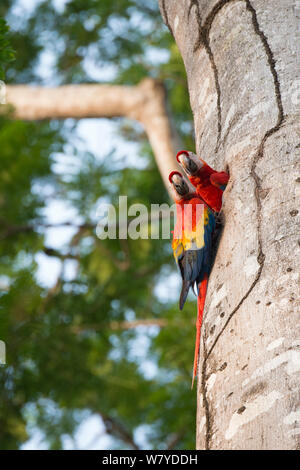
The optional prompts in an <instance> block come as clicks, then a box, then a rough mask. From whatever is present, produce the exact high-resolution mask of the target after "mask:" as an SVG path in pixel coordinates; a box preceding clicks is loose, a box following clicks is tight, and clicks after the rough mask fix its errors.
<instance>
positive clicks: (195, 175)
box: [176, 150, 229, 212]
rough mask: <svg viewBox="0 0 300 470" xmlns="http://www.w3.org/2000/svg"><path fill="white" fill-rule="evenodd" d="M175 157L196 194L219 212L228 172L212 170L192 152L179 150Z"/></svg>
mask: <svg viewBox="0 0 300 470" xmlns="http://www.w3.org/2000/svg"><path fill="white" fill-rule="evenodd" d="M176 158H177V161H178V163H180V165H181V166H182V167H183V169H184V171H185V172H186V174H187V176H188V178H189V180H190V182H191V183H192V185H193V186H195V188H196V191H197V194H198V195H199V196H200V197H201V198H202V199H203V200H204V201H205V202H206V204H207V205H208V206H209V207H210V208H211V209H213V210H214V211H215V212H220V210H221V207H222V196H223V191H224V189H225V188H226V185H227V183H228V180H229V175H228V173H226V172H225V171H215V170H213V169H212V168H211V167H210V166H208V165H207V163H205V161H204V160H202V159H201V158H198V157H197V155H195V154H194V153H193V152H187V151H186V150H181V151H180V152H178V153H177V156H176Z"/></svg>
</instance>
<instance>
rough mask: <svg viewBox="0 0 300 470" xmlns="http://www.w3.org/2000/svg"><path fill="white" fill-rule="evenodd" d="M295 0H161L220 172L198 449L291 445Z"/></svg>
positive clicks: (296, 415)
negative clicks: (218, 233) (224, 173)
mask: <svg viewBox="0 0 300 470" xmlns="http://www.w3.org/2000/svg"><path fill="white" fill-rule="evenodd" d="M297 4H299V2H298V1H297V2H296V1H293V0H272V1H271V0H251V1H249V0H227V1H226V0H220V1H217V0H199V1H198V0H183V1H181V2H178V1H176V0H160V8H161V12H162V16H163V18H164V21H165V23H166V24H167V26H168V27H169V29H170V31H171V33H172V34H173V36H174V38H175V41H176V43H177V45H178V47H179V49H180V52H181V54H182V57H183V60H184V63H185V67H186V72H187V76H188V83H189V92H190V102H191V107H192V109H193V113H194V121H195V135H196V144H197V151H198V154H199V155H201V157H202V158H203V159H205V160H207V161H208V162H209V163H210V164H212V165H215V166H216V167H217V168H219V169H223V168H225V167H226V166H227V167H228V168H229V171H230V183H229V185H228V188H227V189H226V191H225V194H224V209H223V210H224V215H225V221H226V222H225V228H224V232H223V235H222V239H221V243H220V247H219V251H218V254H217V259H216V263H215V265H214V268H213V272H212V274H211V278H210V283H209V289H208V296H207V303H206V305H207V307H206V312H205V317H204V325H203V332H202V344H201V350H200V370H199V380H198V394H197V401H198V412H197V448H198V449H297V448H299V447H300V422H299V421H300V410H299V392H300V387H299V371H300V351H299V347H300V339H299V338H300V331H299V318H298V313H299V302H297V298H298V299H299V296H298V293H299V284H298V279H299V245H300V241H299V225H298V228H297V221H299V212H298V204H297V202H299V183H300V178H299V176H300V175H299V153H300V116H299V114H300V113H299V104H300V80H299V78H300V77H299V31H300V26H299V25H300V20H299V16H300V14H299V11H298V10H300V4H299V5H298V7H297ZM297 191H298V192H297ZM297 198H298V199H297Z"/></svg>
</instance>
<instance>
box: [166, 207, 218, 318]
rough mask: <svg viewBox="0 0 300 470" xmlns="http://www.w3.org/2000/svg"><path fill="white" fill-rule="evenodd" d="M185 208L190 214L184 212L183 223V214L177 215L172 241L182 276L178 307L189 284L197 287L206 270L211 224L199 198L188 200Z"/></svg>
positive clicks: (208, 213)
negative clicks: (188, 209) (187, 208)
mask: <svg viewBox="0 0 300 470" xmlns="http://www.w3.org/2000/svg"><path fill="white" fill-rule="evenodd" d="M200 206H201V207H200ZM189 208H190V209H191V211H190V212H191V213H190V214H189V213H188V211H187V212H186V213H185V215H184V219H186V220H184V224H183V223H182V220H183V217H178V219H177V224H176V227H175V230H174V238H173V242H172V248H173V253H174V257H175V260H176V263H177V264H178V266H179V269H180V273H181V277H182V290H181V295H180V303H179V304H180V309H182V307H183V305H184V303H185V301H186V297H187V295H188V292H189V289H190V287H191V286H192V287H194V284H195V283H196V286H197V289H198V284H199V282H200V281H201V277H202V276H203V273H204V272H209V268H210V266H209V263H210V253H211V235H212V231H213V230H214V226H215V218H214V215H213V213H212V212H211V211H210V210H209V209H208V207H207V206H205V205H204V204H203V201H201V200H200V199H198V198H195V199H192V200H191V201H190V202H189ZM196 209H197V210H196ZM177 215H178V214H177ZM178 221H179V223H180V226H178Z"/></svg>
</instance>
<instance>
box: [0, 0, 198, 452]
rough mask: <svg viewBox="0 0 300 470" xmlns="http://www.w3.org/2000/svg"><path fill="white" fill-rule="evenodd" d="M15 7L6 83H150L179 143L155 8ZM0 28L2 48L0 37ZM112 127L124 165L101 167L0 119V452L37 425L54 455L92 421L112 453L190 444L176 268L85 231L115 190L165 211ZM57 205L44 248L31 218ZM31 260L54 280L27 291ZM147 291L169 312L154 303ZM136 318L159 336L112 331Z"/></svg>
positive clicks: (159, 243)
mask: <svg viewBox="0 0 300 470" xmlns="http://www.w3.org/2000/svg"><path fill="white" fill-rule="evenodd" d="M14 4H15V2H13V1H12V2H7V1H4V2H1V9H0V13H2V15H3V16H4V15H5V16H6V18H7V19H8V21H9V24H10V28H11V29H10V33H9V40H10V44H11V45H12V47H13V48H14V49H15V50H16V60H15V61H14V62H10V63H8V62H7V61H8V59H10V58H11V49H10V48H9V47H7V43H6V42H4V43H2V42H0V44H4V45H5V47H6V55H5V54H4V55H3V53H2V52H1V54H2V55H0V62H1V66H3V67H4V66H5V67H6V69H7V73H6V76H7V79H8V80H9V81H12V82H14V83H27V82H28V81H34V82H43V81H44V83H45V84H49V83H48V82H50V83H51V84H53V83H54V84H60V83H67V82H72V83H81V82H92V81H95V80H96V79H95V75H96V73H95V67H96V66H97V72H99V70H100V72H101V73H100V74H99V75H101V74H102V73H103V77H104V78H101V77H100V80H99V78H97V80H98V81H104V80H106V78H105V74H106V72H108V75H109V81H110V82H112V83H120V84H135V83H137V82H139V81H140V80H141V79H142V78H143V77H145V76H149V75H151V76H153V77H157V78H159V79H161V80H163V81H164V83H165V86H166V89H167V91H168V97H169V103H170V107H171V111H172V113H173V115H174V118H175V122H176V125H177V128H178V131H179V132H180V134H181V137H182V138H183V140H184V142H185V145H187V146H189V148H192V147H193V142H192V135H191V129H192V125H191V123H192V116H191V112H190V108H189V98H188V92H187V85H186V79H185V71H184V66H183V64H182V61H181V59H180V56H179V52H178V50H177V48H176V47H175V45H174V43H173V39H172V38H171V36H170V34H169V32H168V30H167V29H166V27H165V26H164V25H163V23H162V19H161V17H160V14H159V11H158V7H157V3H156V1H154V0H153V1H150V0H148V1H145V0H143V1H142V0H118V1H114V2H111V1H110V0H105V1H99V0H84V1H83V0H71V1H69V2H67V3H66V4H65V7H64V8H63V9H60V10H57V9H56V8H55V6H54V2H51V1H48V0H47V1H43V2H39V3H37V6H36V7H35V8H34V9H33V10H32V11H27V12H26V14H25V12H24V15H21V17H22V22H20V11H19V10H17V13H16V12H15V10H14ZM0 25H2V26H0V27H1V28H2V29H0V41H2V38H3V32H4V33H5V35H6V36H7V28H6V27H5V26H4V23H3V22H1V23H0ZM3 28H4V29H3ZM5 41H6V39H5ZM1 50H2V49H1ZM45 56H47V57H51V58H52V59H51V67H50V66H49V65H46V66H44V69H43V70H45V69H46V70H47V79H45V80H44V79H43V78H41V76H40V75H39V73H38V65H39V63H40V60H44V59H43V58H45ZM46 63H47V64H48V62H47V61H46ZM3 64H4V65H3ZM121 126H122V124H120V134H121V132H122V136H123V138H126V137H127V138H128V139H130V140H132V139H136V141H137V142H138V143H139V164H140V165H139V168H137V167H135V166H134V165H133V164H132V162H130V160H128V159H127V158H126V157H125V155H120V153H119V152H117V151H115V153H112V154H110V155H102V158H101V159H99V158H98V157H97V156H95V155H92V154H91V153H89V152H87V151H85V149H84V148H83V146H82V143H81V145H80V144H79V139H78V136H77V134H76V124H75V123H73V122H71V123H70V122H69V121H67V122H66V123H59V122H57V121H54V122H50V123H45V122H44V123H28V122H26V123H25V122H20V121H12V120H9V119H4V118H1V120H0V257H1V273H0V338H1V339H2V340H4V341H5V342H6V346H7V365H6V366H0V424H1V426H0V446H1V448H2V449H15V448H19V447H20V446H21V445H22V443H24V442H26V440H27V439H28V438H29V437H30V435H31V434H32V432H35V430H36V428H37V427H38V428H39V430H40V431H41V432H42V433H43V436H44V439H45V442H46V443H47V445H48V447H49V448H53V449H58V448H62V447H63V445H64V444H63V439H64V436H65V435H70V436H72V435H74V433H75V432H76V429H77V427H78V425H80V423H81V422H82V421H83V420H84V419H85V418H86V417H88V416H90V415H92V414H96V415H99V416H102V418H103V419H104V422H106V423H110V425H109V424H107V429H108V431H110V432H111V435H112V437H113V439H114V440H113V445H114V446H115V447H119V448H123V449H124V448H130V439H128V435H129V436H134V437H136V435H138V434H139V433H142V435H143V438H144V439H146V440H147V442H148V446H149V447H152V448H157V449H164V448H166V447H167V446H168V444H169V442H170V441H171V440H172V439H174V437H176V439H175V440H174V441H176V447H177V448H181V449H189V448H193V447H194V429H195V394H194V393H195V392H191V391H190V383H191V372H192V359H193V343H194V336H195V331H194V329H195V328H194V324H193V323H194V321H193V320H194V317H195V303H193V302H191V303H188V304H187V306H186V308H185V309H184V311H183V312H179V310H178V306H177V300H176V299H177V297H178V293H177V292H172V291H171V288H170V287H168V286H169V285H170V284H169V278H170V276H172V274H173V273H174V272H175V271H176V269H175V266H174V261H173V258H172V254H171V249H170V240H148V239H145V240H130V239H129V240H103V241H100V240H99V239H98V238H97V237H96V234H95V221H96V220H97V218H96V216H95V214H96V209H97V206H98V204H99V201H110V202H112V203H113V204H117V203H118V197H119V195H120V194H127V195H128V205H130V204H133V203H137V202H139V203H143V204H145V205H146V206H147V207H148V208H149V207H150V204H151V203H163V202H167V201H168V197H167V194H166V191H165V189H164V187H163V184H162V182H161V178H160V175H159V173H158V171H157V168H156V166H155V163H154V161H153V156H152V152H151V149H150V148H149V144H148V143H147V142H146V141H145V136H144V134H143V133H142V132H141V130H140V129H139V128H137V126H132V125H131V124H129V123H126V124H125V125H123V127H121ZM59 165H63V167H62V169H61V168H59ZM140 167H141V168H142V169H141V168H140ZM62 202H63V203H64V204H65V205H68V207H70V208H72V209H73V213H74V214H75V215H74V217H72V218H71V219H70V218H69V219H68V217H66V218H65V220H68V221H69V222H70V223H71V224H74V226H73V227H72V229H73V232H72V235H71V236H70V241H69V242H66V243H61V244H60V245H59V244H57V243H56V244H55V247H52V246H51V243H49V241H47V240H48V234H49V233H48V228H47V221H46V219H45V216H44V209H45V208H46V207H47V206H48V205H49V204H51V203H62ZM58 215H59V216H61V214H58ZM59 220H61V218H60V219H59ZM68 228H70V227H68ZM58 245H59V247H58V248H57V246H58ZM41 256H43V257H44V258H47V260H52V261H53V260H55V261H56V263H57V264H59V266H60V269H61V272H60V274H59V276H58V278H57V281H56V283H54V285H53V286H52V287H51V288H48V287H46V286H45V285H43V284H42V283H41V280H40V276H39V268H38V266H39V265H38V261H39V260H40V257H41ZM70 268H73V269H72V271H73V274H72V275H70V274H68V271H69V270H70ZM161 285H164V288H165V290H167V289H168V290H169V294H170V299H169V300H163V299H162V298H161V297H160V296H158V295H157V291H156V289H157V286H161ZM149 318H150V319H152V320H154V321H155V320H161V319H164V320H165V321H166V326H165V327H162V328H159V327H152V328H150V329H149V328H146V327H139V328H128V329H126V328H125V327H124V325H126V323H125V324H124V322H131V321H135V320H144V319H149ZM141 344H142V346H141ZM149 364H150V365H151V367H150V365H149ZM111 423H114V425H113V426H112V424H111ZM141 428H143V431H140V429H141ZM124 430H126V433H127V438H126V436H125V435H124Z"/></svg>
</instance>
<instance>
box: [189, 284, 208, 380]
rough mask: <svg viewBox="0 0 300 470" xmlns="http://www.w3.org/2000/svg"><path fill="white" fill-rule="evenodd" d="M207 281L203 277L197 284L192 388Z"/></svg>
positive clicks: (195, 373) (195, 371)
mask: <svg viewBox="0 0 300 470" xmlns="http://www.w3.org/2000/svg"><path fill="white" fill-rule="evenodd" d="M207 281H208V278H207V276H205V278H204V279H203V280H202V281H201V283H200V284H199V294H198V300H197V322H196V343H195V356H194V369H193V380H192V388H193V385H194V380H195V377H196V375H197V369H198V356H199V349H200V335H201V325H202V318H203V310H204V304H205V297H206V291H207Z"/></svg>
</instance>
